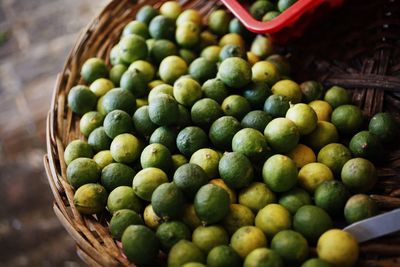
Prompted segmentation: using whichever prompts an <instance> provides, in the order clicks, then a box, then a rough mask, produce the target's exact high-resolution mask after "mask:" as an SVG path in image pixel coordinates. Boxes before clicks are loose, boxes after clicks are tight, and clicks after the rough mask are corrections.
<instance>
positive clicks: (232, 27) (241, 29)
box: [229, 18, 252, 38]
mask: <svg viewBox="0 0 400 267" xmlns="http://www.w3.org/2000/svg"><path fill="white" fill-rule="evenodd" d="M229 32H230V33H237V34H239V35H240V36H243V37H244V38H247V37H251V34H252V33H251V32H250V31H249V30H248V29H247V28H246V27H245V26H244V25H243V24H242V23H241V22H240V21H239V20H238V19H237V18H233V19H231V21H230V22H229Z"/></svg>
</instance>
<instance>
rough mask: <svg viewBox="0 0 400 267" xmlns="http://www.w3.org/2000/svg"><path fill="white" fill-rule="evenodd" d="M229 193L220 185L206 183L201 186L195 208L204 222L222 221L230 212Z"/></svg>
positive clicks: (196, 197) (195, 200) (195, 199)
mask: <svg viewBox="0 0 400 267" xmlns="http://www.w3.org/2000/svg"><path fill="white" fill-rule="evenodd" d="M229 203H230V201H229V194H228V193H227V192H226V191H225V190H224V189H222V188H221V187H219V186H216V185H213V184H206V185H203V186H202V187H200V189H199V190H198V191H197V193H196V196H195V198H194V209H195V211H196V214H197V216H198V217H199V219H200V220H201V221H202V223H203V225H204V224H214V223H217V222H219V221H221V220H222V219H223V218H224V217H225V215H226V214H227V213H228V212H229Z"/></svg>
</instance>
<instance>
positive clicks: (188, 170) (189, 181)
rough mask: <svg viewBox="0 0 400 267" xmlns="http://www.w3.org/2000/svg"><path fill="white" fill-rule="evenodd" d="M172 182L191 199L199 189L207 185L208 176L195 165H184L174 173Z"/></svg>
mask: <svg viewBox="0 0 400 267" xmlns="http://www.w3.org/2000/svg"><path fill="white" fill-rule="evenodd" d="M173 181H174V183H175V184H176V186H177V187H178V188H179V189H180V190H181V191H182V192H183V193H184V194H185V196H186V197H188V198H190V199H193V197H194V196H195V194H196V192H197V191H198V190H199V189H200V187H202V186H203V185H205V184H206V183H207V181H208V176H207V173H206V172H205V171H204V170H203V169H202V168H201V167H200V166H198V165H197V164H193V163H186V164H183V165H182V166H180V167H179V168H178V169H177V170H176V171H175V173H174V178H173Z"/></svg>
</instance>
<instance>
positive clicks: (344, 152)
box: [317, 143, 351, 175]
mask: <svg viewBox="0 0 400 267" xmlns="http://www.w3.org/2000/svg"><path fill="white" fill-rule="evenodd" d="M349 159H351V153H350V150H349V149H348V148H347V147H345V146H344V145H342V144H339V143H331V144H329V145H326V146H324V147H323V148H322V149H321V150H320V151H319V153H318V156H317V160H318V162H321V163H322V164H325V165H326V166H328V167H329V169H331V171H332V172H333V174H334V175H339V174H340V172H341V170H342V167H343V165H344V164H345V163H346V162H347V161H348V160H349Z"/></svg>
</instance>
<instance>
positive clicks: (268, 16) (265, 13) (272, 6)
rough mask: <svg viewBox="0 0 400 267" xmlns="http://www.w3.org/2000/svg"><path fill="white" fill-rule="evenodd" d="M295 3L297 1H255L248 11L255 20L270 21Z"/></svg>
mask: <svg viewBox="0 0 400 267" xmlns="http://www.w3.org/2000/svg"><path fill="white" fill-rule="evenodd" d="M296 2H297V0H278V1H268V0H257V1H254V3H252V4H251V5H250V6H249V11H250V14H251V15H253V17H254V18H255V19H257V20H261V21H270V20H273V19H274V18H276V17H277V16H279V14H281V13H282V12H284V11H285V10H286V9H288V8H289V7H290V6H292V5H293V4H294V3H296ZM235 23H236V22H235Z"/></svg>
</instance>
